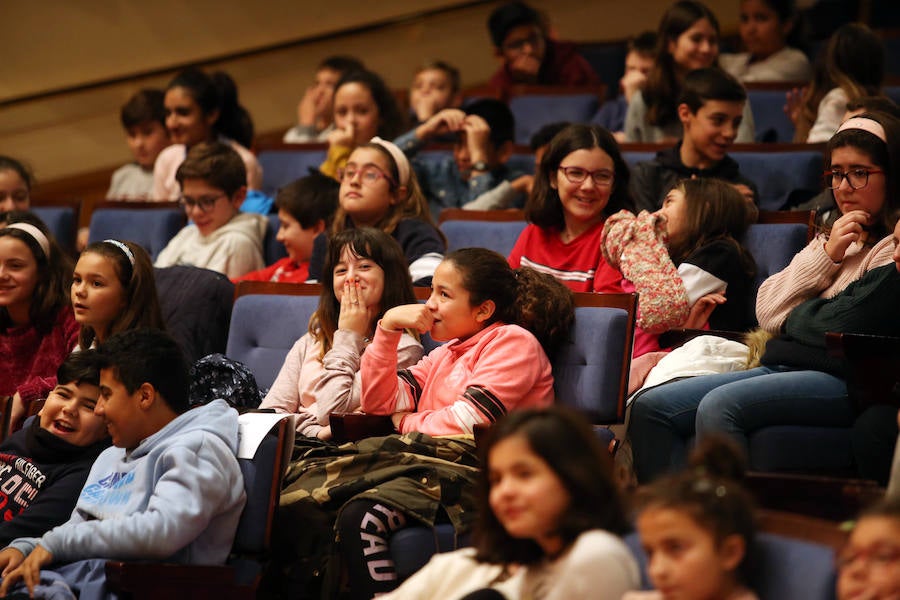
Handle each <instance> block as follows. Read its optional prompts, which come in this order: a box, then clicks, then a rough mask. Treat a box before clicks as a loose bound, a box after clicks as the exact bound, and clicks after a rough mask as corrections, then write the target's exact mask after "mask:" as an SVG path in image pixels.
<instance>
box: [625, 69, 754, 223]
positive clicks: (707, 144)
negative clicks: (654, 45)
mask: <svg viewBox="0 0 900 600" xmlns="http://www.w3.org/2000/svg"><path fill="white" fill-rule="evenodd" d="M746 101H747V92H746V91H745V90H744V88H743V86H741V84H740V83H739V82H738V80H737V79H735V78H734V77H732V76H731V75H729V74H727V73H726V72H725V71H722V70H721V69H719V68H717V67H709V68H706V69H697V70H696V71H691V72H690V73H688V74H687V76H686V77H685V79H684V86H683V88H682V92H681V97H680V98H679V102H678V118H679V119H680V120H681V125H682V139H681V140H680V141H679V142H678V143H677V144H675V146H674V147H673V148H669V149H668V150H661V151H660V152H657V154H656V157H655V158H654V159H652V160H649V161H644V162H639V163H638V164H637V165H635V168H634V170H633V172H632V174H631V184H630V188H629V189H630V191H631V196H632V198H633V199H634V204H635V208H636V209H637V211H641V210H646V211H649V212H655V211H656V210H658V209H659V208H660V207H662V202H663V199H664V198H665V197H666V194H667V193H668V192H669V190H671V189H672V188H673V187H674V186H675V184H676V183H678V181H679V180H680V179H694V178H699V177H703V178H712V179H721V180H723V181H726V182H728V183H731V184H732V185H734V186H735V187H736V188H737V189H738V191H739V192H741V194H743V196H744V198H745V199H746V200H747V201H748V202H750V203H753V204H756V203H757V202H758V198H759V195H758V193H757V191H756V185H755V184H754V183H753V182H752V181H750V180H749V179H747V178H746V177H744V176H743V175H741V173H740V170H739V169H738V164H737V162H736V161H735V160H734V159H733V158H731V157H730V156H728V154H727V152H728V149H729V148H730V147H731V146H732V145H733V144H734V140H735V138H736V137H737V132H738V127H739V126H740V124H741V119H742V115H743V110H744V103H745V102H746Z"/></svg>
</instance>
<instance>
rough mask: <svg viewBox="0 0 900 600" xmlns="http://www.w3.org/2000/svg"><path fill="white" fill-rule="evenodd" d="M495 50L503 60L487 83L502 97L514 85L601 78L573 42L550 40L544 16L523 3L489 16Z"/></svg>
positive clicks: (596, 81) (578, 82) (589, 81)
mask: <svg viewBox="0 0 900 600" xmlns="http://www.w3.org/2000/svg"><path fill="white" fill-rule="evenodd" d="M487 26H488V31H489V32H490V34H491V41H492V42H493V43H494V53H495V54H496V56H497V57H498V58H499V59H500V60H502V61H503V64H502V66H501V67H500V68H499V69H498V70H497V72H496V73H494V75H493V76H492V77H491V79H490V82H489V85H490V87H491V88H493V89H494V90H495V91H497V92H498V93H499V94H500V96H501V97H502V98H506V97H508V95H509V92H510V88H511V87H512V86H514V85H516V84H527V85H596V84H599V83H600V78H599V77H598V76H597V73H595V72H594V69H592V68H591V65H590V64H589V63H588V62H587V60H585V58H584V57H583V56H581V55H580V54H579V53H578V49H577V47H576V46H575V44H573V43H571V42H560V41H557V40H552V39H549V38H548V36H547V23H546V20H545V19H544V18H543V16H542V15H541V14H540V13H538V12H537V11H536V10H534V9H533V8H531V7H530V6H528V5H527V4H525V3H524V2H518V1H517V2H509V3H507V4H504V5H503V6H501V7H499V8H497V9H496V10H495V11H494V12H492V13H491V16H490V17H489V18H488V24H487Z"/></svg>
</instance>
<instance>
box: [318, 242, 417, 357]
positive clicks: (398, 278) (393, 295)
mask: <svg viewBox="0 0 900 600" xmlns="http://www.w3.org/2000/svg"><path fill="white" fill-rule="evenodd" d="M345 248H348V249H349V250H350V252H351V253H352V254H354V255H355V256H358V257H361V258H368V259H371V260H373V261H374V262H375V264H377V265H378V266H379V267H381V270H382V271H384V286H383V291H382V293H381V301H380V302H379V305H378V309H379V310H378V314H377V315H375V318H374V321H375V322H378V319H380V318H381V317H383V316H384V313H385V312H386V311H387V310H388V309H389V308H393V307H395V306H400V305H401V304H415V302H416V296H415V293H414V292H413V287H412V280H411V279H410V276H409V268H408V267H407V264H406V257H405V256H404V255H403V250H402V249H401V248H400V245H399V244H398V243H397V242H396V240H394V238H392V237H391V236H389V235H388V234H386V233H385V232H383V231H381V230H380V229H375V228H373V227H356V228H352V229H345V230H344V231H341V232H340V233H337V234H335V235H334V236H333V237H332V238H331V239H330V240H329V242H328V253H327V255H326V257H325V268H324V270H323V272H322V295H321V296H319V307H318V308H317V309H316V312H315V313H313V315H312V318H310V320H309V335H311V336H312V337H313V338H315V339H316V340H318V342H319V343H320V344H321V345H322V351H321V353H320V354H319V360H322V358H323V357H324V356H325V353H327V352H328V351H329V350H331V347H332V344H333V343H334V332H335V331H337V324H338V316H339V315H340V312H341V303H340V302H338V299H337V296H335V295H334V267H335V265H336V264H337V263H339V262H340V260H341V253H342V252H343V251H344V249H345Z"/></svg>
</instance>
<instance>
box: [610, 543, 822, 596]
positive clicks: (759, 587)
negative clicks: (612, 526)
mask: <svg viewBox="0 0 900 600" xmlns="http://www.w3.org/2000/svg"><path fill="white" fill-rule="evenodd" d="M625 543H626V544H627V545H628V548H629V549H630V550H631V553H632V555H634V558H635V560H637V562H638V566H639V567H640V571H641V585H642V588H643V589H645V590H650V589H653V586H652V585H651V583H650V579H649V577H648V576H647V556H646V555H645V554H644V550H643V548H641V542H640V537H639V536H638V534H637V533H631V534H628V535H627V536H625ZM754 553H755V559H756V561H757V562H756V569H754V573H755V575H754V579H753V581H751V582H750V584H751V585H752V586H753V588H754V590H755V591H756V593H757V595H758V596H759V597H760V598H765V600H794V599H795V598H804V599H805V600H833V598H834V597H835V594H834V582H835V571H834V552H833V550H832V549H831V548H829V547H828V546H824V545H821V544H814V543H811V542H806V541H803V540H798V539H793V538H789V537H785V536H782V535H777V534H773V533H760V534H758V535H757V538H756V544H755V550H754Z"/></svg>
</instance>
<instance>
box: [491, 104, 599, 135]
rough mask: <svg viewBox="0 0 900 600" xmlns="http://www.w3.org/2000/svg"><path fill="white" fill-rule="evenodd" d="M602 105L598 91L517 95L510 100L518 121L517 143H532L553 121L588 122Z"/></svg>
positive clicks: (510, 105) (510, 107) (511, 108)
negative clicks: (542, 129)
mask: <svg viewBox="0 0 900 600" xmlns="http://www.w3.org/2000/svg"><path fill="white" fill-rule="evenodd" d="M599 105H600V98H599V97H598V94H597V93H584V94H547V95H543V94H535V93H529V94H527V95H522V96H513V97H512V98H510V99H509V109H510V110H511V111H512V113H513V117H515V121H516V134H515V142H516V143H517V144H527V143H529V141H530V140H531V136H532V135H534V134H535V133H536V132H537V130H538V129H540V128H541V127H543V126H544V125H549V124H550V123H557V122H559V121H569V122H571V123H588V122H590V120H591V118H592V117H593V116H594V114H595V113H596V112H597V108H598V107H599Z"/></svg>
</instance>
